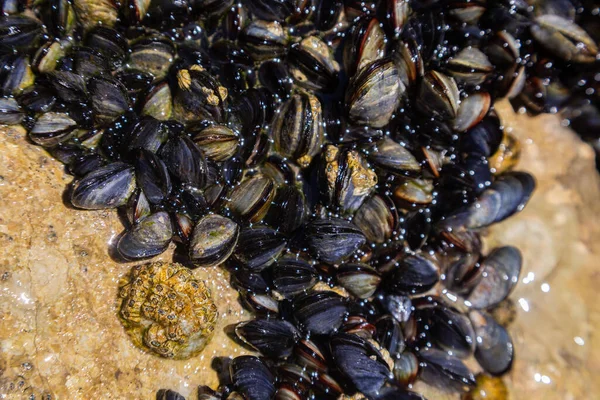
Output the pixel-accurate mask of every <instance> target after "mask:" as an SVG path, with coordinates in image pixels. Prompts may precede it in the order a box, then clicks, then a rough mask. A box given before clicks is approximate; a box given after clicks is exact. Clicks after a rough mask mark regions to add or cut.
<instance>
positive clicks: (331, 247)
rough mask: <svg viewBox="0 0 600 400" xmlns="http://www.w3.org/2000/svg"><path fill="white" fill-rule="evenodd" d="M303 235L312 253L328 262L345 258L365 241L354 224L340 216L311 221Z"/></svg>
mask: <svg viewBox="0 0 600 400" xmlns="http://www.w3.org/2000/svg"><path fill="white" fill-rule="evenodd" d="M305 237H306V242H307V244H308V247H309V249H310V250H311V252H312V254H313V255H314V256H315V257H317V258H319V259H320V260H323V261H325V262H327V263H330V264H336V263H339V262H341V261H343V260H345V259H347V258H348V257H350V256H351V255H352V253H354V252H355V251H356V250H357V249H358V248H359V247H361V246H362V245H363V244H365V242H366V239H365V237H364V235H363V234H362V232H361V231H360V229H358V228H357V227H356V225H354V224H352V223H351V222H348V221H346V220H344V219H340V218H330V219H317V220H314V221H312V222H311V223H309V224H308V226H307V227H306V229H305Z"/></svg>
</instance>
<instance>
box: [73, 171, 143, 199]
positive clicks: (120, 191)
mask: <svg viewBox="0 0 600 400" xmlns="http://www.w3.org/2000/svg"><path fill="white" fill-rule="evenodd" d="M135 187H136V185H135V172H134V168H133V167H131V166H130V165H128V164H125V163H122V162H114V163H111V164H108V165H105V166H103V167H101V168H98V169H96V170H94V171H92V172H90V173H89V174H87V175H86V176H85V177H83V179H81V180H79V181H77V182H76V183H75V185H74V186H73V192H72V194H71V203H72V204H73V205H74V206H75V207H78V208H84V209H87V210H99V209H105V208H114V207H119V206H123V205H125V204H127V200H129V196H131V194H132V193H133V191H134V190H135Z"/></svg>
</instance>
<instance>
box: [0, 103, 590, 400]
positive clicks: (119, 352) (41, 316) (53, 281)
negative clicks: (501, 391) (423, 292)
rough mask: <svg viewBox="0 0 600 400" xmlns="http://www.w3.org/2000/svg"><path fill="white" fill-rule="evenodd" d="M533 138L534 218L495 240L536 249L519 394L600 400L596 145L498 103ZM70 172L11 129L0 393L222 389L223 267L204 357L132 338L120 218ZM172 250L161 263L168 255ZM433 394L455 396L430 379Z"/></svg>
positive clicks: (227, 348) (515, 378) (521, 311)
mask: <svg viewBox="0 0 600 400" xmlns="http://www.w3.org/2000/svg"><path fill="white" fill-rule="evenodd" d="M498 108H499V112H500V115H501V116H502V117H503V120H504V122H505V125H506V126H507V127H509V128H510V129H513V133H514V134H515V135H516V136H517V137H518V138H519V139H520V140H521V141H522V144H523V154H522V158H521V162H520V164H519V166H518V167H519V169H523V170H526V171H529V172H531V173H533V174H534V175H535V176H536V178H537V183H538V189H537V191H536V193H535V195H534V196H533V198H532V200H531V202H530V204H529V206H528V207H527V208H526V209H525V211H524V212H522V213H521V214H519V215H518V216H516V217H514V218H511V219H509V220H508V221H506V222H504V223H502V224H500V225H498V226H496V227H494V228H493V229H491V230H490V236H489V239H488V241H487V247H488V248H491V247H493V246H495V245H496V244H500V243H502V244H514V245H516V246H518V247H519V248H520V249H521V250H522V251H523V255H524V271H523V273H522V276H521V282H520V284H519V286H518V287H517V288H516V290H515V291H514V293H513V295H512V298H513V300H514V301H515V304H516V305H517V309H518V314H517V319H516V321H515V322H514V323H513V324H512V325H511V328H510V329H511V332H512V334H513V336H514V340H515V344H516V354H517V356H516V360H515V364H514V367H513V370H512V372H511V374H510V375H509V376H507V377H506V378H505V381H506V383H507V385H508V386H509V388H510V391H511V397H512V398H513V399H524V398H532V399H542V398H543V399H561V400H563V399H591V398H600V381H598V380H597V379H596V378H595V376H594V372H595V371H600V337H598V334H597V332H600V306H599V302H598V293H597V292H598V288H599V287H600V271H598V269H597V268H598V263H599V261H600V217H599V215H600V179H599V177H598V174H597V173H596V171H595V169H594V161H593V153H592V151H591V149H590V148H589V147H587V146H586V145H584V144H583V143H582V142H581V141H580V140H579V139H578V138H577V137H576V136H575V135H574V134H573V133H572V132H571V131H570V130H569V129H567V128H564V127H562V126H561V122H560V120H559V119H558V118H557V117H556V116H548V115H546V116H540V117H537V118H528V117H526V116H521V115H514V114H513V113H512V110H511V109H510V107H509V106H507V105H506V104H501V105H499V107H498ZM70 181H71V177H70V176H69V175H66V174H65V173H64V172H63V168H62V166H61V165H60V164H59V163H58V162H56V161H54V160H53V159H52V158H51V157H50V156H48V155H47V154H46V153H45V152H44V151H43V150H42V149H41V148H39V147H36V146H33V145H31V144H29V143H27V141H26V139H25V136H24V134H23V132H22V131H21V130H18V129H6V128H4V127H3V128H0V204H1V206H0V321H1V323H0V397H2V398H4V396H6V397H8V398H15V399H21V398H28V397H27V396H28V395H30V394H35V398H36V399H39V398H42V397H41V395H43V394H50V395H52V398H53V399H54V398H58V399H61V398H65V399H66V398H68V399H91V398H105V399H120V398H136V399H137V398H139V399H152V398H154V397H153V396H154V393H155V392H156V390H157V389H160V388H162V387H168V388H172V389H175V390H177V391H179V392H180V393H182V394H183V395H185V396H190V395H191V394H193V393H194V392H195V390H196V386H197V385H198V384H208V385H211V386H213V387H215V386H216V384H217V375H216V372H215V370H214V369H213V367H212V366H211V360H212V358H213V357H215V356H229V355H233V356H235V355H238V354H241V353H243V352H244V351H245V350H243V349H241V348H240V347H239V346H238V345H236V344H235V343H234V342H233V341H232V340H231V339H229V338H228V337H227V336H226V335H225V333H224V332H223V329H224V328H225V327H226V326H227V325H229V324H232V323H234V322H237V321H239V320H244V319H249V318H250V316H249V315H248V313H247V312H244V310H242V308H241V307H240V306H239V304H238V300H237V293H236V292H235V291H234V290H233V289H231V288H230V287H229V277H228V276H226V274H225V273H224V272H223V270H221V269H219V268H209V269H200V270H196V271H195V272H194V274H195V276H196V277H197V278H198V279H202V280H204V281H205V282H206V283H207V285H208V287H209V288H210V290H211V291H212V293H213V296H214V298H215V301H216V303H217V306H218V308H219V314H220V316H221V318H220V320H219V322H218V325H217V327H216V334H215V337H214V338H213V340H212V341H211V342H210V344H209V345H208V347H207V348H206V349H205V350H204V352H203V353H202V354H201V355H200V356H199V357H197V358H195V359H192V360H188V361H173V360H164V359H159V358H158V357H154V356H152V355H149V354H147V353H144V352H142V351H140V350H138V349H137V348H135V347H134V346H133V345H132V344H131V342H130V341H129V339H128V337H127V335H126V333H125V331H124V330H123V328H122V326H121V325H120V322H119V321H118V319H117V317H116V315H115V312H116V301H115V299H116V295H117V286H118V281H119V278H120V277H121V276H122V275H123V274H125V273H126V272H127V271H128V270H129V268H130V265H131V264H118V263H116V262H114V261H113V260H112V259H111V258H110V257H109V254H108V250H107V249H108V246H107V245H108V243H110V242H111V240H113V239H114V238H115V237H116V236H117V235H118V234H119V232H121V230H122V225H121V223H120V222H119V220H118V217H117V215H116V213H114V212H112V211H111V212H106V211H79V210H75V209H72V208H67V207H65V205H64V204H63V202H62V201H61V196H62V194H63V191H64V188H65V186H66V185H67V184H68V183H69V182H70ZM169 257H170V253H167V254H166V255H163V256H162V257H160V259H162V260H168V259H169ZM419 390H424V391H425V392H427V393H428V394H429V398H430V399H443V398H454V397H453V396H449V395H444V394H441V393H439V392H434V391H433V390H432V389H431V388H427V387H424V385H423V384H419Z"/></svg>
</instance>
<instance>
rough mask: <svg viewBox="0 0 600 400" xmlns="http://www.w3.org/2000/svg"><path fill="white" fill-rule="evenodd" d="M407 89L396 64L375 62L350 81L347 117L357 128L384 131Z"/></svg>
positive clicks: (347, 95) (381, 61)
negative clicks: (358, 126)
mask: <svg viewBox="0 0 600 400" xmlns="http://www.w3.org/2000/svg"><path fill="white" fill-rule="evenodd" d="M405 90H406V88H405V87H404V84H403V83H402V81H401V80H400V79H399V71H398V68H397V67H396V64H395V63H394V62H393V61H392V60H390V59H388V58H383V59H380V60H376V61H374V62H372V63H370V64H368V65H366V66H365V67H363V69H362V70H360V71H359V72H358V73H357V74H356V75H355V76H354V77H353V78H352V79H351V80H350V84H349V85H348V89H347V90H346V107H348V116H349V118H350V120H351V121H352V122H353V123H355V124H357V125H367V126H371V127H373V128H382V127H384V126H385V125H387V124H388V122H389V121H390V119H391V118H392V115H393V114H394V111H395V110H396V107H398V104H399V103H400V98H401V96H402V95H403V94H404V92H405ZM457 91H458V89H457Z"/></svg>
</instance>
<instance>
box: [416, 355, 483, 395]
mask: <svg viewBox="0 0 600 400" xmlns="http://www.w3.org/2000/svg"><path fill="white" fill-rule="evenodd" d="M419 359H420V361H421V362H420V370H421V373H420V377H421V379H423V381H425V382H426V383H428V384H430V385H433V386H436V387H439V388H440V389H443V390H450V391H457V392H466V391H468V390H469V388H470V387H471V386H474V385H475V376H474V375H473V373H472V372H471V371H470V370H469V368H467V366H466V365H465V364H464V363H463V362H462V361H461V360H460V359H459V358H457V357H454V356H452V355H450V354H448V353H447V352H445V351H442V350H438V349H434V348H427V349H423V350H422V351H420V352H419Z"/></svg>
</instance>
